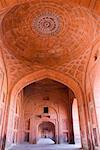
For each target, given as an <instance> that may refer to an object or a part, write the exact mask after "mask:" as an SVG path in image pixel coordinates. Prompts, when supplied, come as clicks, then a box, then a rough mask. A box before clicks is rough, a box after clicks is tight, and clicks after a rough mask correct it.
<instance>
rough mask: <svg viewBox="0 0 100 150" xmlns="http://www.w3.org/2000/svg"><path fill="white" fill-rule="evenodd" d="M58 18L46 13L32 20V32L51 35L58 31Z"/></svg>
mask: <svg viewBox="0 0 100 150" xmlns="http://www.w3.org/2000/svg"><path fill="white" fill-rule="evenodd" d="M59 26H60V24H59V17H58V16H57V15H55V14H53V13H50V12H46V13H43V14H41V15H40V16H37V17H36V18H35V19H33V24H32V27H33V30H34V29H36V30H37V31H38V32H39V33H40V34H45V35H53V34H55V33H57V32H58V31H59Z"/></svg>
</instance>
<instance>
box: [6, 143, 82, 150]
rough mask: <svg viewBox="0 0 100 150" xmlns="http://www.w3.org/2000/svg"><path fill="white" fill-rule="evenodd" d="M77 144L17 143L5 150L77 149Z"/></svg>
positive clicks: (78, 147)
mask: <svg viewBox="0 0 100 150" xmlns="http://www.w3.org/2000/svg"><path fill="white" fill-rule="evenodd" d="M79 149H80V146H79V145H68V144H53V145H50V144H49V145H47V144H46V145H43V144H42V145H35V144H19V145H15V146H12V147H11V148H9V149H7V150H79Z"/></svg>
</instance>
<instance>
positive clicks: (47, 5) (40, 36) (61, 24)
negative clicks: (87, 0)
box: [1, 0, 97, 66]
mask: <svg viewBox="0 0 100 150" xmlns="http://www.w3.org/2000/svg"><path fill="white" fill-rule="evenodd" d="M96 28H97V25H96V20H95V18H94V17H93V16H92V13H91V11H89V10H88V9H86V8H84V7H80V6H78V5H75V4H73V3H70V2H66V1H64V0H63V1H62V0H49V1H47V0H42V1H37V0H33V1H30V2H25V3H22V4H20V5H15V6H13V7H12V8H11V9H10V10H9V11H8V12H7V13H6V15H5V16H4V18H3V21H2V27H1V29H2V39H3V42H4V44H5V45H6V47H7V48H8V50H9V51H11V52H12V53H13V54H14V55H15V56H16V57H18V58H21V59H23V60H27V61H30V62H32V63H34V62H37V63H39V64H42V65H49V66H55V65H61V64H64V63H66V62H67V63H69V62H70V61H72V60H75V59H76V58H78V57H79V56H80V55H82V54H83V53H84V52H85V51H86V50H87V49H88V48H89V47H90V46H91V44H92V42H93V40H94V38H95V33H96V30H95V29H96Z"/></svg>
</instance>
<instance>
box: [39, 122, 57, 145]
mask: <svg viewBox="0 0 100 150" xmlns="http://www.w3.org/2000/svg"><path fill="white" fill-rule="evenodd" d="M38 136H39V138H38V141H37V144H55V141H56V139H55V125H54V124H53V123H52V122H42V123H41V124H40V125H39V127H38Z"/></svg>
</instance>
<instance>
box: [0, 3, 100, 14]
mask: <svg viewBox="0 0 100 150" xmlns="http://www.w3.org/2000/svg"><path fill="white" fill-rule="evenodd" d="M25 1H31V0H0V8H1V9H2V8H5V7H8V6H12V5H13V4H18V3H21V2H25ZM37 1H38V0H37ZM64 1H65V2H66V3H67V2H68V1H72V2H74V3H76V4H79V5H82V6H85V7H88V8H90V9H93V10H94V11H95V12H96V13H98V14H100V0H64Z"/></svg>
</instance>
